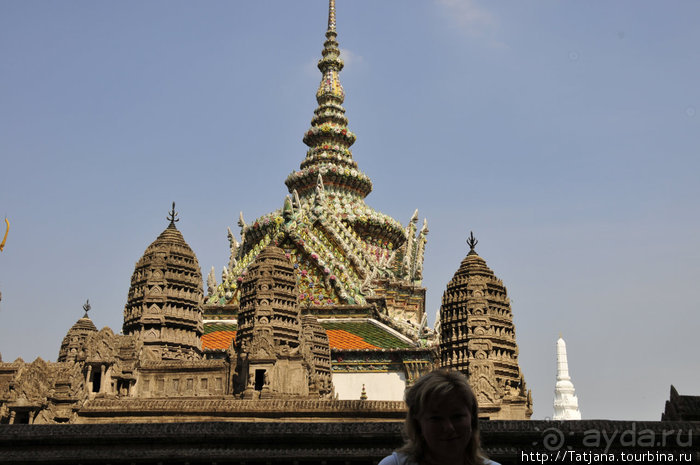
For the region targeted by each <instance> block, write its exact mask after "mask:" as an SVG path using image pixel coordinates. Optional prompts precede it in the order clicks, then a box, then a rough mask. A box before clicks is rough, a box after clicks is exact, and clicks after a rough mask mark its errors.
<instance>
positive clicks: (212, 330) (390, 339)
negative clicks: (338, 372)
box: [202, 320, 413, 350]
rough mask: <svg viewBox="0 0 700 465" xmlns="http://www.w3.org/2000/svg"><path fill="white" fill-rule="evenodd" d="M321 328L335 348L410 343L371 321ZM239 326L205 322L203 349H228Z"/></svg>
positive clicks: (389, 346)
mask: <svg viewBox="0 0 700 465" xmlns="http://www.w3.org/2000/svg"><path fill="white" fill-rule="evenodd" d="M319 323H321V326H323V328H324V329H325V330H326V334H328V342H329V345H330V347H331V349H375V350H381V349H405V348H410V347H413V346H412V345H411V344H410V343H408V342H406V341H405V340H403V339H401V338H399V337H398V336H396V335H394V334H391V333H390V332H389V331H387V330H385V329H383V328H381V327H379V326H377V325H375V324H373V323H371V322H369V321H333V322H324V321H323V320H321V321H320V322H319ZM237 329H238V326H237V325H235V324H233V323H205V324H204V335H203V336H202V349H205V350H206V349H210V350H213V349H228V348H229V346H230V345H231V342H232V341H235V338H236V330H237Z"/></svg>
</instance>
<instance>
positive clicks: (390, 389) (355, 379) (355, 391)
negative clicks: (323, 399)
mask: <svg viewBox="0 0 700 465" xmlns="http://www.w3.org/2000/svg"><path fill="white" fill-rule="evenodd" d="M363 384H364V385H365V391H366V392H367V399H368V400H403V391H404V389H405V388H406V376H405V375H404V374H403V373H399V372H389V373H333V386H334V387H335V392H336V394H338V399H342V400H346V399H348V400H359V399H360V395H361V394H362V385H363Z"/></svg>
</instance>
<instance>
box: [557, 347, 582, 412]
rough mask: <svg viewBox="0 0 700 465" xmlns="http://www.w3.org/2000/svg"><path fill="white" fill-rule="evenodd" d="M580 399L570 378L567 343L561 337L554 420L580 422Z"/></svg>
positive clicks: (558, 350) (558, 351)
mask: <svg viewBox="0 0 700 465" xmlns="http://www.w3.org/2000/svg"><path fill="white" fill-rule="evenodd" d="M580 419H581V412H580V411H579V409H578V398H577V397H576V395H575V389H574V383H572V382H571V377H570V376H569V362H568V360H567V358H566V342H564V339H562V337H561V335H560V336H559V339H558V340H557V384H556V386H555V387H554V415H553V416H552V420H580Z"/></svg>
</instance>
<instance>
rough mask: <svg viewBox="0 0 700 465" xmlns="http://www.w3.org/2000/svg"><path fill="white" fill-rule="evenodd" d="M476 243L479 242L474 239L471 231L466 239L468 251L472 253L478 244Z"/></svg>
mask: <svg viewBox="0 0 700 465" xmlns="http://www.w3.org/2000/svg"><path fill="white" fill-rule="evenodd" d="M478 243H479V241H477V240H476V237H474V233H473V232H472V231H469V239H467V244H468V245H469V251H470V252H474V247H476V244H478ZM475 253H476V252H475Z"/></svg>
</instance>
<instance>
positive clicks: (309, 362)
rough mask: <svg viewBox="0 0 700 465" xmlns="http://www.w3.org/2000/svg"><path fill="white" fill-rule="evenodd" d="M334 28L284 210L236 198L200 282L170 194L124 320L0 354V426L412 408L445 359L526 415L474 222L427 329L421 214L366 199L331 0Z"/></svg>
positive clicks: (496, 414) (380, 417) (382, 417)
mask: <svg viewBox="0 0 700 465" xmlns="http://www.w3.org/2000/svg"><path fill="white" fill-rule="evenodd" d="M325 37H326V40H325V42H324V45H323V50H322V52H321V55H322V56H321V59H320V60H319V62H318V68H319V70H320V71H321V75H322V77H321V83H320V85H319V87H318V91H317V92H316V101H317V103H318V106H317V108H316V109H315V111H314V115H313V117H312V119H311V127H310V128H309V129H308V130H307V131H306V133H305V134H304V136H303V142H304V143H305V144H306V145H307V146H308V150H307V152H306V156H305V158H304V159H303V161H302V162H301V165H300V166H299V169H298V170H295V171H293V172H292V173H291V174H290V175H289V176H288V177H287V179H286V181H285V184H286V186H287V189H288V191H289V195H287V196H286V197H285V198H284V200H283V201H282V202H281V204H282V206H281V208H279V209H277V210H275V211H273V212H272V213H269V214H267V215H263V216H262V217H260V218H258V219H256V220H254V221H253V222H252V223H250V224H248V223H247V222H246V221H245V220H244V218H243V214H242V213H241V215H240V217H239V221H238V225H239V226H240V242H239V241H238V240H237V239H236V237H235V236H234V235H233V233H232V232H231V231H230V229H229V231H228V240H229V250H228V252H229V255H228V262H227V264H226V266H225V267H224V269H223V272H222V275H221V282H220V283H217V279H216V278H217V277H216V274H215V272H214V271H213V270H212V272H211V273H209V275H208V277H207V280H206V287H207V295H206V297H205V296H203V283H202V274H201V270H200V267H199V263H198V260H197V257H196V255H195V253H194V252H193V250H192V248H190V246H189V245H188V244H187V242H185V239H184V237H183V236H182V234H181V233H180V231H178V229H177V228H176V226H175V223H176V222H177V221H179V220H178V219H177V218H176V216H177V213H176V212H175V204H174V203H173V207H172V210H171V212H170V215H169V216H168V220H169V224H168V226H167V227H166V228H165V230H164V231H162V233H160V235H158V237H157V238H156V239H155V240H154V241H153V242H152V243H151V244H150V245H149V246H148V247H147V248H146V250H145V252H144V253H143V255H142V256H141V258H140V259H139V260H138V262H137V263H136V265H135V267H134V272H133V275H132V277H131V284H130V288H129V292H128V296H127V300H126V304H125V306H124V313H123V317H124V318H123V326H122V331H123V334H115V333H114V332H113V331H112V330H111V329H109V328H103V329H101V330H99V331H98V330H97V328H96V327H95V325H94V324H93V323H92V321H91V320H90V319H89V318H87V314H86V315H85V316H84V317H83V318H81V319H79V320H78V322H77V323H75V324H74V325H73V327H72V328H71V329H70V330H69V331H68V333H67V335H66V337H65V338H64V340H63V343H62V344H61V347H60V350H59V357H58V362H56V363H51V362H45V361H43V360H41V359H37V360H36V361H34V362H32V363H31V364H26V363H24V362H23V361H21V360H18V361H16V362H13V363H2V362H0V423H3V422H4V423H60V422H69V423H107V422H124V423H137V422H156V421H158V422H170V421H212V420H224V421H245V420H250V419H255V418H266V419H269V418H284V419H285V420H284V421H287V420H288V419H293V418H304V419H309V420H310V421H327V420H333V421H343V419H352V421H365V420H367V421H388V420H401V419H402V418H404V417H405V404H404V403H403V396H404V391H405V388H406V387H407V386H410V385H411V384H412V383H413V381H414V380H416V379H417V378H418V377H420V376H421V375H423V374H425V373H427V372H430V371H432V370H433V369H435V368H437V367H438V366H442V367H445V368H448V369H456V370H460V371H462V372H464V373H466V374H467V375H468V376H469V377H470V380H471V383H472V386H473V388H474V391H475V393H476V394H477V396H478V398H479V403H480V410H481V415H482V416H483V417H484V418H491V419H529V418H530V416H531V414H532V401H531V395H530V392H529V391H527V389H526V387H525V382H524V379H523V376H522V374H521V372H520V368H519V366H518V361H517V355H518V348H517V345H516V343H515V329H514V327H513V320H512V313H511V309H510V303H509V301H508V297H507V295H506V289H505V287H504V286H503V283H502V282H500V280H498V279H497V278H496V277H495V276H494V274H493V272H492V271H491V270H490V269H489V268H488V267H487V266H486V263H485V262H484V260H483V259H481V258H480V257H479V256H478V255H477V254H476V252H475V251H474V245H475V244H476V241H475V240H474V239H473V237H472V242H471V243H470V245H471V246H472V247H471V251H470V252H469V254H468V255H467V257H466V258H465V259H464V260H463V261H462V265H461V267H460V268H459V270H458V271H457V273H456V274H455V276H454V278H453V279H452V281H450V283H449V284H448V285H447V291H446V292H445V295H444V297H443V304H442V307H441V309H440V315H439V323H438V325H436V331H434V330H432V329H430V328H429V327H428V325H427V318H426V312H425V296H426V289H425V288H424V287H423V286H422V278H423V259H424V254H425V247H426V243H427V234H428V227H427V222H426V221H425V220H424V221H423V224H422V227H420V228H419V225H418V211H415V212H414V213H413V215H412V216H411V217H410V219H409V220H408V222H407V224H406V226H403V225H402V224H401V223H400V222H399V221H398V220H396V219H394V218H392V217H390V216H387V215H385V214H383V213H380V212H378V211H376V210H375V209H373V208H371V207H370V206H368V205H367V204H366V202H365V198H366V197H367V196H368V194H369V193H370V192H371V190H372V182H371V180H370V178H369V177H368V176H367V175H366V174H364V173H363V172H362V171H360V170H359V168H358V165H357V162H356V161H355V160H354V159H353V155H352V152H351V151H350V147H351V146H352V145H353V143H354V142H355V140H356V136H355V134H354V133H352V132H351V131H350V130H349V128H348V119H347V117H346V116H345V109H344V108H343V106H342V105H343V103H344V101H345V91H344V89H343V87H342V85H341V84H340V80H339V73H340V71H341V70H342V69H343V61H342V60H341V58H340V49H339V45H338V42H337V32H336V15H335V1H334V0H329V10H328V26H327V30H326V34H325ZM88 309H89V307H88V306H87V304H86V308H85V310H86V312H87V310H88ZM438 328H439V331H438V330H437V329H438ZM289 421H292V420H289Z"/></svg>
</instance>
